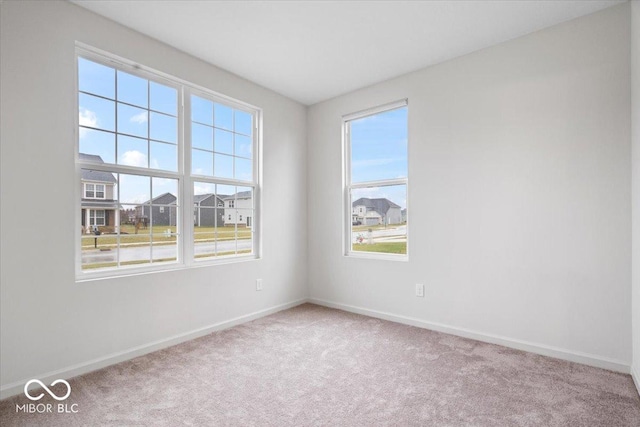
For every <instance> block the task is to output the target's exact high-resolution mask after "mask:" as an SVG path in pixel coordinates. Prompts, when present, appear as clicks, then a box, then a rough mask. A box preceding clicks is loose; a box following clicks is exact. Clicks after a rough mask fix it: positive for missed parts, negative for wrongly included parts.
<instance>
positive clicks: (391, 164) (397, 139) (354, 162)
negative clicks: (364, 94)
mask: <svg viewBox="0 0 640 427" xmlns="http://www.w3.org/2000/svg"><path fill="white" fill-rule="evenodd" d="M407 115H408V107H407V101H406V100H404V101H401V102H397V103H393V104H389V105H385V106H381V107H378V108H373V109H370V110H368V111H364V112H360V113H354V114H350V115H347V116H345V117H343V129H344V141H345V144H344V168H345V177H346V180H345V189H344V200H345V230H346V232H345V236H346V239H345V247H346V250H345V254H346V255H358V256H369V257H382V258H406V256H407V253H408V251H407V235H408V233H407V227H408V224H407V221H406V219H405V218H406V216H405V215H403V210H405V209H406V208H407V185H408V160H407Z"/></svg>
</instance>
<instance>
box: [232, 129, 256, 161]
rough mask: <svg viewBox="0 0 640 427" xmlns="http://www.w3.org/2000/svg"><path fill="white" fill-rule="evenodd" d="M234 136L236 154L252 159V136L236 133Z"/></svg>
mask: <svg viewBox="0 0 640 427" xmlns="http://www.w3.org/2000/svg"><path fill="white" fill-rule="evenodd" d="M234 138H235V142H236V151H235V155H236V156H240V157H246V158H248V159H250V158H251V157H252V156H253V150H252V147H253V142H252V140H251V137H249V136H244V135H239V134H235V135H234Z"/></svg>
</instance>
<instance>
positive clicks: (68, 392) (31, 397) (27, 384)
mask: <svg viewBox="0 0 640 427" xmlns="http://www.w3.org/2000/svg"><path fill="white" fill-rule="evenodd" d="M34 383H35V384H38V385H40V387H42V388H43V389H44V390H45V391H46V392H47V393H49V396H51V397H53V398H54V399H55V400H58V401H60V400H65V399H66V398H67V397H69V395H70V394H71V386H70V385H69V383H68V382H66V381H65V380H55V381H54V382H52V383H51V387H53V386H54V385H56V384H60V383H62V384H64V385H66V386H67V393H66V394H65V395H64V396H62V397H58V396H57V395H56V394H55V393H54V392H52V391H51V390H49V387H47V386H46V385H44V383H43V382H42V381H40V380H31V381H29V382H28V383H26V384H25V385H24V395H25V396H27V397H28V398H29V399H31V400H40V399H42V397H43V396H44V393H40V394H39V395H37V396H35V397H34V396H31V395H30V394H29V386H30V385H31V384H34Z"/></svg>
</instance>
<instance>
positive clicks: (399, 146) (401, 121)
mask: <svg viewBox="0 0 640 427" xmlns="http://www.w3.org/2000/svg"><path fill="white" fill-rule="evenodd" d="M350 142H351V181H352V182H364V181H374V180H382V179H394V178H404V177H406V176H407V108H406V107H403V108H398V109H395V110H391V111H385V112H383V113H379V114H375V115H372V116H368V117H364V118H362V119H357V120H352V121H351V122H350Z"/></svg>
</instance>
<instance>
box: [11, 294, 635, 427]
mask: <svg viewBox="0 0 640 427" xmlns="http://www.w3.org/2000/svg"><path fill="white" fill-rule="evenodd" d="M70 383H71V386H72V394H71V396H70V397H69V399H68V400H67V401H66V403H67V404H68V405H70V404H72V403H77V404H78V408H79V413H77V414H70V415H62V414H32V415H27V414H22V413H20V414H16V413H15V405H16V403H20V404H23V403H29V401H28V400H27V399H26V397H25V396H24V395H21V396H18V397H14V398H11V399H7V400H4V401H2V402H0V424H1V425H2V426H16V425H20V426H45V425H46V426H102V425H109V426H116V425H118V426H120V425H127V426H181V425H188V426H191V425H193V426H378V425H394V426H608V427H612V426H640V398H639V397H638V395H637V393H636V391H635V388H634V386H633V382H632V380H631V378H630V376H628V375H623V374H618V373H614V372H609V371H605V370H602V369H597V368H591V367H588V366H584V365H579V364H575V363H569V362H564V361H561V360H557V359H552V358H547V357H543V356H537V355H534V354H530V353H525V352H521V351H516V350H511V349H508V348H505V347H500V346H496V345H492V344H485V343H482V342H478V341H473V340H469V339H463V338H458V337H455V336H451V335H446V334H441V333H437V332H432V331H428V330H424V329H419V328H414V327H411V326H405V325H400V324H397V323H392V322H387V321H383V320H378V319H372V318H369V317H365V316H360V315H356V314H351V313H346V312H342V311H338V310H332V309H328V308H324V307H319V306H315V305H311V304H305V305H302V306H299V307H296V308H293V309H290V310H286V311H283V312H280V313H276V314H274V315H271V316H268V317H265V318H262V319H259V320H256V321H253V322H250V323H247V324H244V325H241V326H237V327H235V328H232V329H228V330H225V331H221V332H217V333H213V334H211V335H208V336H205V337H203V338H200V339H196V340H193V341H189V342H187V343H183V344H180V345H177V346H174V347H171V348H168V349H165V350H162V351H158V352H155V353H152V354H149V355H146V356H143V357H139V358H136V359H134V360H131V361H128V362H124V363H120V364H117V365H114V366H111V367H108V368H105V369H102V370H99V371H96V372H93V373H90V374H87V375H83V376H80V377H77V378H74V379H73V380H71V381H70ZM63 392H64V390H63ZM40 402H41V403H47V402H50V403H57V402H55V401H53V400H52V399H51V398H50V397H49V396H48V395H47V396H46V397H45V398H43V399H42V401H40Z"/></svg>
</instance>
